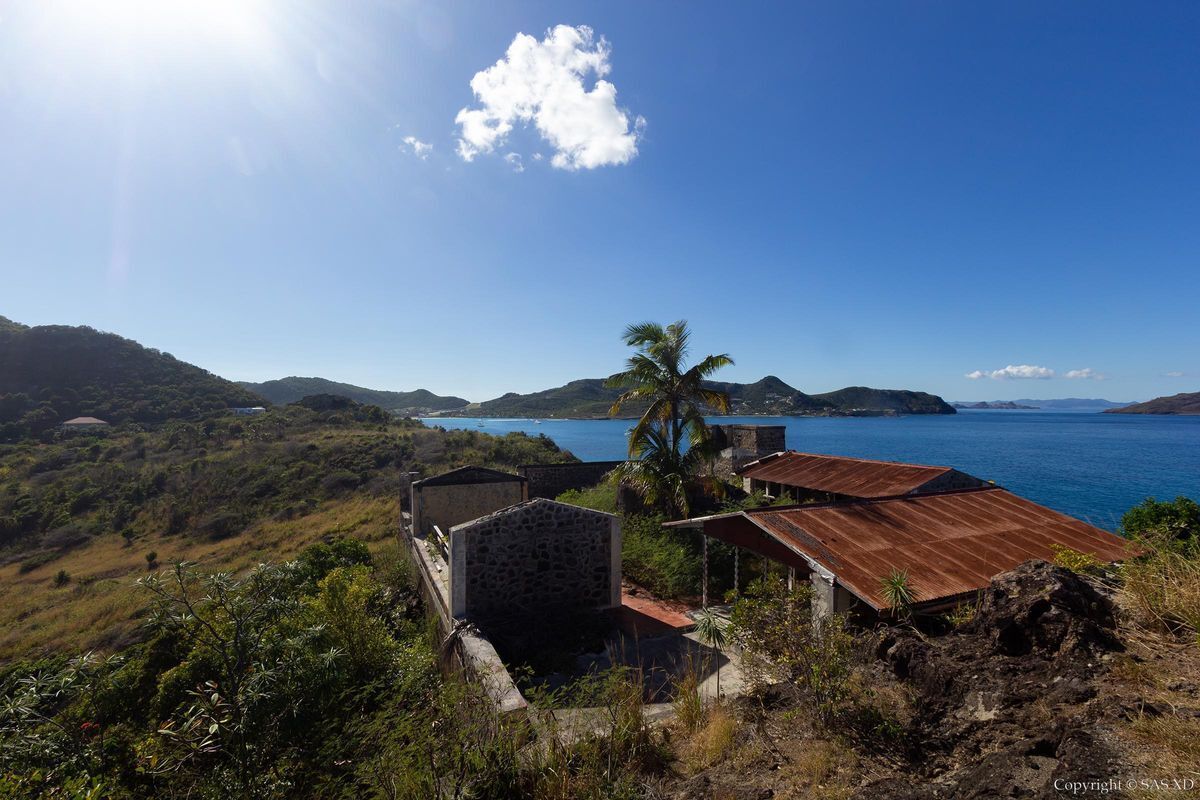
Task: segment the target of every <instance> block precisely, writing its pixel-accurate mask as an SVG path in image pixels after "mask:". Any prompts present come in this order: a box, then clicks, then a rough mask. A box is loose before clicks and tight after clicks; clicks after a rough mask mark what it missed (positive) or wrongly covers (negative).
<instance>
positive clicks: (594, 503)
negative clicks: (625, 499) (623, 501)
mask: <svg viewBox="0 0 1200 800" xmlns="http://www.w3.org/2000/svg"><path fill="white" fill-rule="evenodd" d="M557 499H558V502H560V503H570V504H571V505H573V506H583V507H584V508H591V509H594V510H596V511H607V512H608V513H610V514H615V513H616V512H617V484H616V483H615V482H613V481H609V480H605V481H603V482H602V483H599V484H597V485H595V486H593V487H591V488H590V489H568V490H567V491H565V492H563V493H562V494H560V495H559V496H558V498H557Z"/></svg>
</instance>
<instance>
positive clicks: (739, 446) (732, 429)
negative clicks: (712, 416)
mask: <svg viewBox="0 0 1200 800" xmlns="http://www.w3.org/2000/svg"><path fill="white" fill-rule="evenodd" d="M711 431H712V436H713V441H714V443H715V444H716V446H717V448H718V449H719V453H718V455H717V459H716V463H715V464H714V465H713V474H714V475H716V476H718V477H721V478H725V479H731V478H733V477H735V476H736V474H737V472H738V470H740V469H741V468H742V467H743V466H745V465H746V464H748V463H750V462H751V461H756V460H758V459H760V458H763V457H765V456H769V455H770V454H772V453H778V452H781V451H783V450H785V449H786V448H787V428H785V427H784V426H783V425H712V426H711Z"/></svg>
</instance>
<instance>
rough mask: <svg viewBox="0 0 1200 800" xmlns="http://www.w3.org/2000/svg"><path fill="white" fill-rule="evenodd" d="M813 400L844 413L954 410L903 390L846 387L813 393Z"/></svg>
mask: <svg viewBox="0 0 1200 800" xmlns="http://www.w3.org/2000/svg"><path fill="white" fill-rule="evenodd" d="M813 399H814V400H817V401H819V402H823V403H828V404H829V405H831V406H833V407H834V408H836V409H838V410H840V411H844V412H854V411H871V412H876V411H879V410H884V411H889V412H894V413H896V414H953V413H955V412H954V407H953V406H951V405H950V404H949V403H947V402H946V401H945V400H943V399H942V398H940V397H938V396H937V395H934V394H927V393H926V392H913V391H909V390H907V389H871V388H869V387H867V386H848V387H846V388H845V389H838V390H837V391H836V392H825V393H824V394H815V395H813Z"/></svg>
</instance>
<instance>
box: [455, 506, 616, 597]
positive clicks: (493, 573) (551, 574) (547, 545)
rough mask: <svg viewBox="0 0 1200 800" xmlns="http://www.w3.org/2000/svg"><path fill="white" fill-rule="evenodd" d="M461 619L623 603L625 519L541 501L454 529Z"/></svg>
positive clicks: (497, 513) (456, 593) (457, 589)
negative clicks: (622, 577) (622, 566)
mask: <svg viewBox="0 0 1200 800" xmlns="http://www.w3.org/2000/svg"><path fill="white" fill-rule="evenodd" d="M450 597H451V601H450V606H451V614H452V615H453V616H454V617H456V618H474V619H486V618H498V617H513V616H519V617H533V616H537V615H539V614H546V613H556V614H558V613H563V612H571V611H574V610H591V609H604V608H614V607H617V606H620V605H621V521H620V519H619V518H618V517H616V516H615V515H613V514H606V513H604V512H602V511H593V510H592V509H589V508H581V507H579V506H572V505H568V504H566V503H559V502H557V501H554V500H547V499H545V498H537V499H534V500H530V501H528V502H525V503H519V504H517V505H514V506H510V507H508V508H504V509H501V510H499V511H497V512H495V513H493V514H489V515H487V516H485V517H481V518H479V519H476V520H473V521H471V522H465V523H463V524H461V525H456V526H455V527H453V528H451V529H450Z"/></svg>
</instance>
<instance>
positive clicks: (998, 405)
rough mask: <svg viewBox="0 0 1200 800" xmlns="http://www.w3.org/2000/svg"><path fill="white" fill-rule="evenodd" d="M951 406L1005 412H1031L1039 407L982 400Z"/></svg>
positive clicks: (1004, 401) (1009, 401)
mask: <svg viewBox="0 0 1200 800" xmlns="http://www.w3.org/2000/svg"><path fill="white" fill-rule="evenodd" d="M950 405H952V406H954V407H955V408H969V409H978V408H986V409H991V410H1005V411H1009V410H1018V409H1019V410H1022V411H1029V410H1033V409H1036V408H1038V406H1027V405H1023V404H1021V403H1016V402H1013V401H1012V400H980V401H978V402H976V403H968V402H962V401H959V402H955V403H951V404H950Z"/></svg>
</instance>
